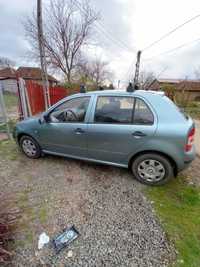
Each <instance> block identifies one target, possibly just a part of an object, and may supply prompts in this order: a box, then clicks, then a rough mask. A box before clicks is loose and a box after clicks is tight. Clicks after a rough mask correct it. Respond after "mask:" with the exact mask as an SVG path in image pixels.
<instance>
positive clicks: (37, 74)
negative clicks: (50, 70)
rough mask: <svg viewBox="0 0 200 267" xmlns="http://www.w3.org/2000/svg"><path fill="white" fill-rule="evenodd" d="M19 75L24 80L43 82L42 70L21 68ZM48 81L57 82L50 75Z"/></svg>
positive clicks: (18, 71)
mask: <svg viewBox="0 0 200 267" xmlns="http://www.w3.org/2000/svg"><path fill="white" fill-rule="evenodd" d="M17 74H18V75H19V77H22V78H23V79H31V80H42V70H41V69H40V68H33V67H19V68H18V70H17ZM48 80H49V81H52V82H57V80H56V79H55V78H54V77H53V76H51V75H48Z"/></svg>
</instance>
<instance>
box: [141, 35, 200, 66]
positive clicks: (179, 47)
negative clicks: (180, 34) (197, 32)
mask: <svg viewBox="0 0 200 267" xmlns="http://www.w3.org/2000/svg"><path fill="white" fill-rule="evenodd" d="M196 42H200V38H198V39H195V40H192V41H190V42H187V43H184V44H182V45H179V46H177V47H175V48H172V49H170V50H167V51H164V52H162V53H159V54H158V55H155V56H153V57H151V58H144V59H143V61H151V60H153V59H154V58H157V57H160V56H163V55H165V54H170V53H173V52H176V51H177V50H179V49H181V48H183V47H186V46H188V45H191V44H193V43H196Z"/></svg>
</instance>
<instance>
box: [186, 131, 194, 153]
mask: <svg viewBox="0 0 200 267" xmlns="http://www.w3.org/2000/svg"><path fill="white" fill-rule="evenodd" d="M194 135H195V128H192V129H191V130H190V132H189V134H188V139H187V144H186V145H185V151H186V152H188V151H190V150H191V149H192V146H193V144H194Z"/></svg>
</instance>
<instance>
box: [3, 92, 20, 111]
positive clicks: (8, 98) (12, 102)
mask: <svg viewBox="0 0 200 267" xmlns="http://www.w3.org/2000/svg"><path fill="white" fill-rule="evenodd" d="M4 101H5V105H6V109H7V110H10V109H12V108H13V107H16V106H17V105H18V97H17V95H16V94H12V93H8V92H5V93H4Z"/></svg>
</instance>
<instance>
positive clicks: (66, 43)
mask: <svg viewBox="0 0 200 267" xmlns="http://www.w3.org/2000/svg"><path fill="white" fill-rule="evenodd" d="M43 18H44V19H43V20H44V25H43V31H44V40H43V42H44V46H45V54H46V60H47V64H48V66H49V67H51V68H53V69H55V70H59V71H61V73H63V74H64V75H65V76H66V78H67V81H68V83H71V78H72V74H73V71H74V70H75V68H76V66H77V62H78V61H79V58H80V56H81V53H82V48H83V46H85V45H87V44H88V43H89V40H90V39H91V36H92V30H93V26H94V23H95V21H97V20H98V19H99V15H98V14H97V13H96V12H95V11H93V9H92V8H91V7H90V4H89V3H88V1H86V0H83V1H82V3H81V4H80V3H78V2H77V1H76V0H51V2H50V5H49V6H47V7H46V9H45V12H44V16H43ZM24 29H25V33H26V37H27V40H28V41H29V44H30V46H31V48H32V55H33V56H34V58H36V59H38V58H39V50H38V39H37V38H38V34H37V20H36V15H35V13H33V15H32V16H29V17H27V18H26V20H25V22H24Z"/></svg>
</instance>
